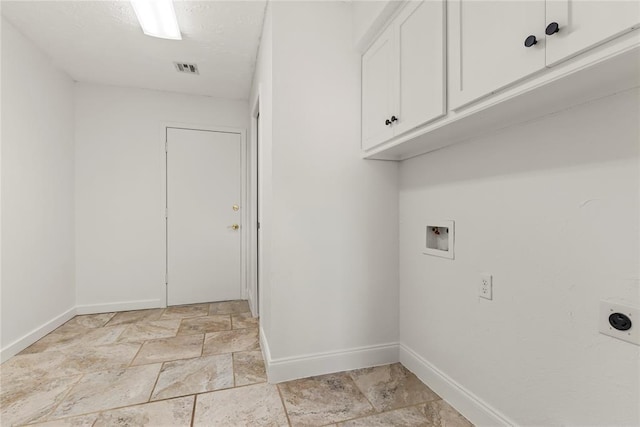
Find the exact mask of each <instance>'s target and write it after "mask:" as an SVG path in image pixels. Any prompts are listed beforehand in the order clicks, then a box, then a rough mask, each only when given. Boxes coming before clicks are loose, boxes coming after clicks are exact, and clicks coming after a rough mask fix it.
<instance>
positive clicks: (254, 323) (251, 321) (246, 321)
mask: <svg viewBox="0 0 640 427" xmlns="http://www.w3.org/2000/svg"><path fill="white" fill-rule="evenodd" d="M259 323H260V319H259V318H258V317H253V316H252V315H251V313H242V314H234V315H233V316H231V324H232V326H233V329H246V328H257V327H258V325H259Z"/></svg>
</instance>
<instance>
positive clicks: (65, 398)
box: [40, 374, 85, 422]
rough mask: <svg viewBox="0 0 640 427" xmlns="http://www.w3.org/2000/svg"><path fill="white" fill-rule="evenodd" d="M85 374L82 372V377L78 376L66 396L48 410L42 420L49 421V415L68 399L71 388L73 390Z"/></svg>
mask: <svg viewBox="0 0 640 427" xmlns="http://www.w3.org/2000/svg"><path fill="white" fill-rule="evenodd" d="M84 376H85V374H80V378H78V380H77V381H76V382H75V383H73V385H72V386H71V387H69V390H67V392H66V393H65V394H64V397H63V398H62V399H60V402H58V404H57V405H55V407H54V408H53V409H52V410H51V411H49V412H47V415H45V416H44V419H43V420H41V421H40V422H44V421H49V416H50V415H53V413H54V412H55V411H56V410H57V409H58V407H59V406H60V405H62V403H63V402H64V401H65V400H67V397H69V395H70V394H71V390H73V389H74V388H75V387H76V386H77V385H78V383H79V382H80V381H81V380H82V379H83V378H84ZM61 378H63V377H61Z"/></svg>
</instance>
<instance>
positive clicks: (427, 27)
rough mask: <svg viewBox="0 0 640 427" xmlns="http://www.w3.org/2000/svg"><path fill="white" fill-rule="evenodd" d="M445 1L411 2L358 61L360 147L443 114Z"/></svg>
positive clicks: (368, 147) (444, 105)
mask: <svg viewBox="0 0 640 427" xmlns="http://www.w3.org/2000/svg"><path fill="white" fill-rule="evenodd" d="M444 28H445V22H444V3H443V1H442V0H426V1H410V2H408V3H407V5H406V6H405V7H404V8H403V9H402V10H401V11H400V12H399V14H398V16H397V17H396V18H395V19H394V20H393V21H392V22H391V24H390V25H389V27H388V28H387V29H386V30H385V31H384V32H383V33H382V34H381V35H380V37H379V38H378V39H377V40H376V41H375V42H374V43H373V45H372V46H371V47H370V48H369V49H368V50H367V52H366V53H365V54H364V55H363V57H362V148H363V149H364V150H367V149H370V148H372V147H375V146H377V145H379V144H381V143H383V142H385V141H387V140H389V139H391V138H393V137H395V136H397V135H400V134H401V133H403V132H406V131H408V130H411V129H413V128H415V127H417V126H420V125H422V124H424V123H427V122H429V121H432V120H434V119H437V118H438V117H441V116H443V115H444V114H446V103H445V99H446V98H445V90H446V81H445V50H444V46H445V44H444V36H445V34H444Z"/></svg>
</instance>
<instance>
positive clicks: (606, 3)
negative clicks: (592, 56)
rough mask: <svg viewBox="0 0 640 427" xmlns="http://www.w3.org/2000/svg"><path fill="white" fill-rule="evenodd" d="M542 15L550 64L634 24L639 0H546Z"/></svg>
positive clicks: (638, 20) (637, 19) (639, 20)
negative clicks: (544, 15)
mask: <svg viewBox="0 0 640 427" xmlns="http://www.w3.org/2000/svg"><path fill="white" fill-rule="evenodd" d="M546 15H547V16H546V18H547V19H546V21H545V25H546V33H547V35H546V39H547V46H546V53H547V65H554V64H555V63H557V62H559V61H562V60H564V59H566V58H569V57H571V56H573V55H576V54H579V53H581V52H582V51H584V50H587V49H589V48H591V47H593V46H595V45H597V44H600V43H603V42H606V41H607V40H609V39H611V38H614V37H616V36H619V35H621V34H623V33H625V32H628V31H630V30H631V29H633V27H636V28H637V27H638V24H639V23H640V1H637V0H622V1H614V0H590V1H585V0H549V1H547V13H546Z"/></svg>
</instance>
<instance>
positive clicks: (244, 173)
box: [158, 122, 253, 307]
mask: <svg viewBox="0 0 640 427" xmlns="http://www.w3.org/2000/svg"><path fill="white" fill-rule="evenodd" d="M167 129H185V130H195V131H208V132H221V133H234V134H238V135H240V157H241V160H240V175H241V193H240V194H241V195H240V199H241V200H240V203H241V207H240V211H241V219H242V227H241V228H240V233H241V237H240V247H241V250H240V251H241V255H240V289H241V293H242V298H243V299H247V294H248V290H247V283H248V279H247V266H248V260H247V254H248V251H249V248H248V242H249V240H248V234H249V233H248V226H247V224H249V222H248V221H249V211H250V210H251V209H252V208H253V203H250V200H249V197H248V193H249V192H248V182H249V179H248V176H249V175H248V173H249V170H248V168H247V131H246V129H243V128H235V127H225V126H216V125H205V124H195V123H183V122H162V123H161V124H160V138H159V139H158V140H159V141H160V143H159V144H158V146H159V149H160V152H161V155H160V159H161V167H160V170H161V177H160V178H161V179H160V182H161V192H160V193H161V197H160V199H161V206H160V214H161V215H162V217H163V218H164V232H163V233H162V235H163V251H164V271H163V272H162V273H163V277H164V280H163V281H162V283H161V285H160V286H159V288H158V291H159V295H160V301H161V302H163V307H167V303H168V299H167V293H168V286H169V282H168V279H169V278H168V277H167V270H168V266H169V259H168V250H167V249H168V243H169V242H168V233H167V232H168V228H167V226H168V222H167V221H168V216H167V156H168V152H167ZM203 302H208V301H203Z"/></svg>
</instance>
